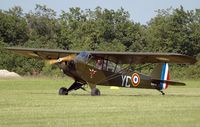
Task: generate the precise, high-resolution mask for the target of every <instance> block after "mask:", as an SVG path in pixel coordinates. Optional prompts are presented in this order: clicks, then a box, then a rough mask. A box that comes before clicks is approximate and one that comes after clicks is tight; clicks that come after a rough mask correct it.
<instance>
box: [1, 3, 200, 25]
mask: <svg viewBox="0 0 200 127" xmlns="http://www.w3.org/2000/svg"><path fill="white" fill-rule="evenodd" d="M35 4H41V5H47V7H49V8H52V9H53V10H55V11H56V12H57V14H60V12H61V10H64V11H68V10H69V8H70V7H80V8H81V9H83V10H84V9H91V10H93V9H95V8H96V7H97V6H100V7H101V8H107V9H114V10H117V9H119V8H121V7H122V8H124V9H125V10H126V11H128V12H129V13H130V18H131V20H132V21H134V22H140V23H141V24H146V23H147V22H148V21H150V19H151V18H153V17H155V16H156V12H155V11H156V10H158V9H167V8H170V7H172V8H178V7H180V5H182V6H183V7H184V9H185V10H195V9H196V8H199V9H200V0H0V9H2V10H8V9H9V8H12V7H14V6H20V7H22V9H23V10H24V12H29V11H30V10H34V8H35Z"/></svg>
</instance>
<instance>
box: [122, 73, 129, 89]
mask: <svg viewBox="0 0 200 127" xmlns="http://www.w3.org/2000/svg"><path fill="white" fill-rule="evenodd" d="M121 77H122V87H131V84H130V82H131V76H127V75H122V76H121Z"/></svg>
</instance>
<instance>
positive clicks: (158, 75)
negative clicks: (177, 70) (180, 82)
mask: <svg viewBox="0 0 200 127" xmlns="http://www.w3.org/2000/svg"><path fill="white" fill-rule="evenodd" d="M151 77H152V78H153V79H160V80H161V81H167V80H170V76H169V65H168V63H164V64H158V65H157V66H156V67H155V68H154V70H153V71H152V73H151ZM167 87H168V83H166V82H160V90H163V89H166V88H167Z"/></svg>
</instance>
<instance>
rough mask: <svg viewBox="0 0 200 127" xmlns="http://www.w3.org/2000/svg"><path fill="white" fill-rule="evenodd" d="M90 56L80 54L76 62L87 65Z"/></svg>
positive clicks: (88, 54) (83, 53)
mask: <svg viewBox="0 0 200 127" xmlns="http://www.w3.org/2000/svg"><path fill="white" fill-rule="evenodd" d="M90 57H91V55H90V53H88V52H80V53H79V54H78V56H76V58H75V59H76V60H78V61H81V62H85V63H87V62H88V61H89V59H90Z"/></svg>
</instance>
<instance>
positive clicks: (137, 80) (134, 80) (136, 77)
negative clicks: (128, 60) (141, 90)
mask: <svg viewBox="0 0 200 127" xmlns="http://www.w3.org/2000/svg"><path fill="white" fill-rule="evenodd" d="M131 82H132V85H133V86H135V87H136V86H138V85H139V84H140V76H139V75H138V73H133V75H132V77H131Z"/></svg>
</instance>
